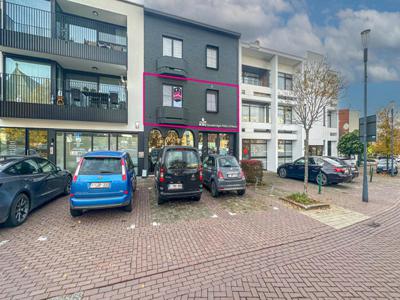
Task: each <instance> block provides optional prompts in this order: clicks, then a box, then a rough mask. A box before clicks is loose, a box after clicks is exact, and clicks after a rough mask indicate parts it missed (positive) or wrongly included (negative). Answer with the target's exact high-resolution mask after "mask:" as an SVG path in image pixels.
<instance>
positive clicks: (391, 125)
mask: <svg viewBox="0 0 400 300" xmlns="http://www.w3.org/2000/svg"><path fill="white" fill-rule="evenodd" d="M394 105H395V104H394V101H391V102H390V123H391V124H390V157H391V159H390V160H391V162H390V163H391V165H390V175H391V176H392V177H393V176H394V152H393V150H394V149H393V148H394Z"/></svg>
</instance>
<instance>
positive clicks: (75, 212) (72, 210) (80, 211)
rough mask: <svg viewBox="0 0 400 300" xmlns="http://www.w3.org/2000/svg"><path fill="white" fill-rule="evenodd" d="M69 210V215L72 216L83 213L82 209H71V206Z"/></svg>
mask: <svg viewBox="0 0 400 300" xmlns="http://www.w3.org/2000/svg"><path fill="white" fill-rule="evenodd" d="M69 212H70V214H71V216H72V217H74V218H75V217H79V216H82V214H83V211H82V210H80V209H72V208H70V209H69Z"/></svg>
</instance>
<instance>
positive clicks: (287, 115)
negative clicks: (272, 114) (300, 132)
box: [278, 106, 293, 124]
mask: <svg viewBox="0 0 400 300" xmlns="http://www.w3.org/2000/svg"><path fill="white" fill-rule="evenodd" d="M292 118H293V112H292V108H291V107H290V106H279V107H278V123H279V124H292V122H293V119H292Z"/></svg>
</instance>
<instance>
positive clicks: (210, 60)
mask: <svg viewBox="0 0 400 300" xmlns="http://www.w3.org/2000/svg"><path fill="white" fill-rule="evenodd" d="M206 52H207V53H206V55H207V64H206V66H207V68H210V69H218V48H217V47H214V46H207V50H206Z"/></svg>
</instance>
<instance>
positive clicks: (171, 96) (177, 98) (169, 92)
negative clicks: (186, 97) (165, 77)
mask: <svg viewBox="0 0 400 300" xmlns="http://www.w3.org/2000/svg"><path fill="white" fill-rule="evenodd" d="M182 102H183V89H182V87H181V86H173V85H168V84H164V85H163V106H172V107H182Z"/></svg>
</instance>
